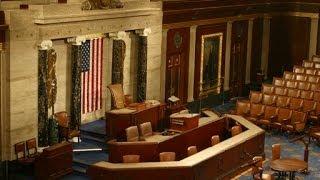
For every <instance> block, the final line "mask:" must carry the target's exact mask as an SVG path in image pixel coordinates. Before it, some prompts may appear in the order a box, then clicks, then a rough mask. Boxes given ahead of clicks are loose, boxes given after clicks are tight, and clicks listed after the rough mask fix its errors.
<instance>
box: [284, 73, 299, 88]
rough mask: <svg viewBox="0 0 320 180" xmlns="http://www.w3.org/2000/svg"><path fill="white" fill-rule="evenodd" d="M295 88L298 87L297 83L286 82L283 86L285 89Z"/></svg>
mask: <svg viewBox="0 0 320 180" xmlns="http://www.w3.org/2000/svg"><path fill="white" fill-rule="evenodd" d="M297 76H298V75H297ZM300 76H302V75H300ZM297 86H298V83H297V81H286V84H285V87H287V88H293V89H295V88H297Z"/></svg>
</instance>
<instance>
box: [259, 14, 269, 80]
mask: <svg viewBox="0 0 320 180" xmlns="http://www.w3.org/2000/svg"><path fill="white" fill-rule="evenodd" d="M270 18H271V17H269V16H265V17H264V19H263V37H262V53H261V70H262V73H263V74H264V78H265V79H266V78H267V77H268V75H267V73H268V63H269V43H270Z"/></svg>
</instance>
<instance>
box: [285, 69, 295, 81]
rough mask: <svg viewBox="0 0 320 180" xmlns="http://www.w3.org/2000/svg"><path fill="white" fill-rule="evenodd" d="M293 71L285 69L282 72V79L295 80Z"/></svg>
mask: <svg viewBox="0 0 320 180" xmlns="http://www.w3.org/2000/svg"><path fill="white" fill-rule="evenodd" d="M295 75H296V74H295V73H293V72H289V71H285V72H284V73H283V79H284V80H295Z"/></svg>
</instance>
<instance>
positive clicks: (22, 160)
mask: <svg viewBox="0 0 320 180" xmlns="http://www.w3.org/2000/svg"><path fill="white" fill-rule="evenodd" d="M14 151H15V154H16V160H17V162H18V163H19V164H21V165H32V164H33V163H34V160H35V158H34V157H32V158H31V157H27V155H26V144H25V142H19V143H17V144H15V145H14Z"/></svg>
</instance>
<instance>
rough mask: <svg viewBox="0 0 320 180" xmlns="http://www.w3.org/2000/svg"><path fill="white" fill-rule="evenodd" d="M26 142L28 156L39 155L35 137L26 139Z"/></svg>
mask: <svg viewBox="0 0 320 180" xmlns="http://www.w3.org/2000/svg"><path fill="white" fill-rule="evenodd" d="M26 144H27V152H28V157H29V158H35V157H37V156H38V155H39V153H38V149H37V141H36V138H32V139H29V140H27V141H26Z"/></svg>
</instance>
